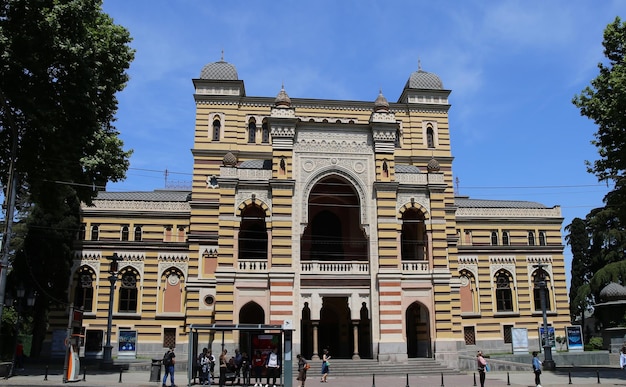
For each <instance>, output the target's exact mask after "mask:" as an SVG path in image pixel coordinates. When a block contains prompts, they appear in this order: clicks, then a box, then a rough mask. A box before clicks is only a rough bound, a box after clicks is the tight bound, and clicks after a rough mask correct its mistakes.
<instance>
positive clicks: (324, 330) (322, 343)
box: [317, 297, 354, 359]
mask: <svg viewBox="0 0 626 387" xmlns="http://www.w3.org/2000/svg"><path fill="white" fill-rule="evenodd" d="M318 335H319V337H318V345H319V348H318V349H317V351H318V353H319V354H321V353H322V352H323V350H324V348H328V350H329V352H330V355H331V356H332V357H334V358H338V359H351V358H352V354H353V350H354V335H353V334H352V326H351V321H350V308H348V298H347V297H324V300H323V303H322V310H321V311H320V325H319V331H318Z"/></svg>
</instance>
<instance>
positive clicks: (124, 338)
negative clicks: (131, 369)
mask: <svg viewBox="0 0 626 387" xmlns="http://www.w3.org/2000/svg"><path fill="white" fill-rule="evenodd" d="M136 344H137V331H131V330H120V331H119V340H118V347H117V353H118V356H119V357H124V358H129V357H130V358H135V357H136V355H137V348H136Z"/></svg>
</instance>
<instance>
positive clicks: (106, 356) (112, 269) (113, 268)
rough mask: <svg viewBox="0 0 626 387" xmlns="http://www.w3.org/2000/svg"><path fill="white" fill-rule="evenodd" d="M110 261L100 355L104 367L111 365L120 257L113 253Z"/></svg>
mask: <svg viewBox="0 0 626 387" xmlns="http://www.w3.org/2000/svg"><path fill="white" fill-rule="evenodd" d="M107 259H109V260H110V261H111V265H110V266H109V282H110V283H111V289H110V292H109V317H108V320H107V341H106V344H105V345H104V353H103V355H102V362H103V363H104V364H105V365H111V364H113V357H112V356H111V355H112V352H113V346H112V345H111V329H112V326H113V296H114V295H115V281H117V266H118V262H119V261H120V260H121V258H120V257H118V256H117V253H113V256H112V257H111V258H107Z"/></svg>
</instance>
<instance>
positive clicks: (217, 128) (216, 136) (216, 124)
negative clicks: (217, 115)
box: [213, 119, 222, 141]
mask: <svg viewBox="0 0 626 387" xmlns="http://www.w3.org/2000/svg"><path fill="white" fill-rule="evenodd" d="M221 135H222V123H221V122H220V120H218V119H215V120H213V141H219V140H220V136H221Z"/></svg>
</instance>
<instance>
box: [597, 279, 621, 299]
mask: <svg viewBox="0 0 626 387" xmlns="http://www.w3.org/2000/svg"><path fill="white" fill-rule="evenodd" d="M600 299H602V300H604V301H617V300H625V299H626V288H625V287H624V286H622V285H620V284H618V283H615V282H611V283H609V284H608V285H606V286H605V287H604V288H603V289H602V290H600Z"/></svg>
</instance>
